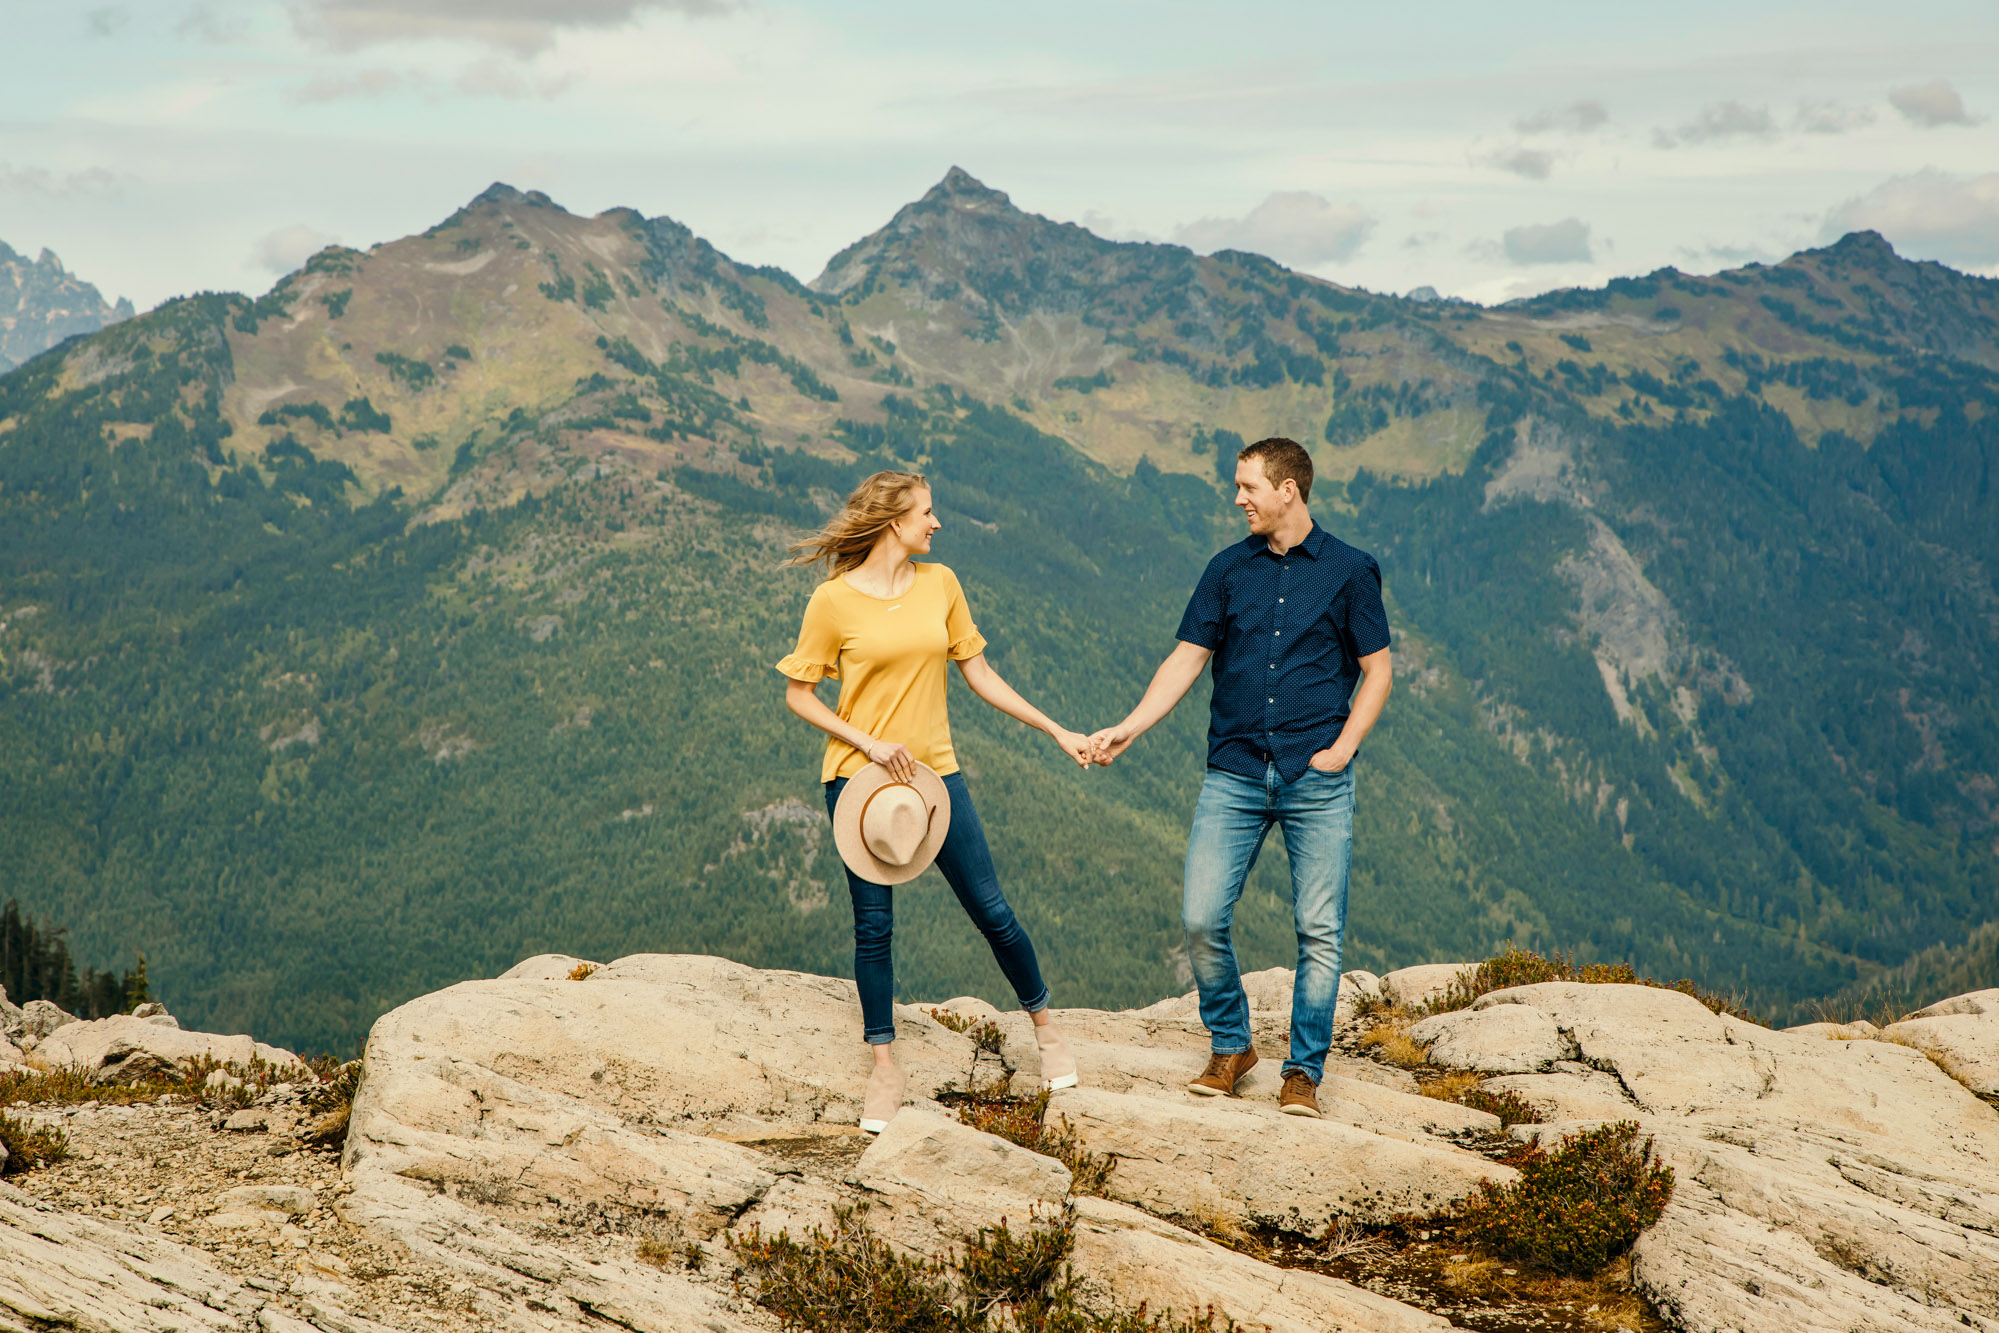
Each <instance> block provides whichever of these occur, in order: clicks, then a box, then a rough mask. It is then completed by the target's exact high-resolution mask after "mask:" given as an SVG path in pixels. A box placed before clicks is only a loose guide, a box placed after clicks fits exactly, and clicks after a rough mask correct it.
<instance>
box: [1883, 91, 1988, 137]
mask: <svg viewBox="0 0 1999 1333" xmlns="http://www.w3.org/2000/svg"><path fill="white" fill-rule="evenodd" d="M1888 104H1889V105H1890V106H1892V107H1894V108H1895V109H1896V110H1897V111H1899V112H1901V113H1902V114H1903V115H1904V116H1906V117H1908V118H1909V120H1910V121H1911V122H1913V123H1915V124H1917V125H1921V126H1923V127H1924V128H1926V129H1934V128H1935V127H1936V126H1938V125H1971V124H1975V123H1976V122H1975V121H1974V119H1973V117H1972V116H1971V115H1970V113H1968V112H1967V111H1965V109H1964V99H1963V98H1962V97H1959V96H1958V95H1957V89H1955V88H1953V87H1951V86H1950V85H1949V84H1948V83H1946V82H1945V81H1944V80H1942V79H1936V80H1933V81H1931V82H1929V83H1913V84H1910V85H1908V86H1907V87H1903V88H1890V89H1889V90H1888Z"/></svg>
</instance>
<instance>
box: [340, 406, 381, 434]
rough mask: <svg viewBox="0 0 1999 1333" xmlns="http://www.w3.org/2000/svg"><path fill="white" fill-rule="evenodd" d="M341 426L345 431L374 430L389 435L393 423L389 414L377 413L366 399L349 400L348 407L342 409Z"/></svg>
mask: <svg viewBox="0 0 1999 1333" xmlns="http://www.w3.org/2000/svg"><path fill="white" fill-rule="evenodd" d="M340 426H341V429H343V430H372V431H380V432H382V433H383V434H387V433H388V431H389V430H390V429H391V422H390V421H389V414H388V413H387V412H381V411H377V410H376V408H375V405H374V404H373V403H371V402H369V401H368V400H367V399H366V398H349V399H348V400H347V405H346V406H345V407H343V408H341V409H340Z"/></svg>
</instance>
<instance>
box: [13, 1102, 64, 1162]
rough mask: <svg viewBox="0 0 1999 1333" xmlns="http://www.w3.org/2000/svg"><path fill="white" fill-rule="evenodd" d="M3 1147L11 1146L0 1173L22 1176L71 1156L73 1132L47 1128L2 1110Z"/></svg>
mask: <svg viewBox="0 0 1999 1333" xmlns="http://www.w3.org/2000/svg"><path fill="white" fill-rule="evenodd" d="M0 1148H5V1149H6V1150H7V1158H6V1160H5V1161H4V1162H0V1176H18V1175H20V1174H21V1173H23V1172H25V1171H32V1170H34V1169H35V1168H36V1167H38V1166H49V1165H51V1164H53V1163H55V1162H60V1161H62V1160H63V1159H64V1158H66V1157H68V1156H69V1135H68V1134H66V1133H64V1132H63V1131H62V1130H61V1129H60V1128H57V1129H44V1128H43V1127H42V1126H40V1125H36V1124H31V1123H30V1122H28V1121H26V1120H23V1119H21V1118H20V1117H19V1116H12V1115H8V1114H7V1113H6V1112H4V1111H0Z"/></svg>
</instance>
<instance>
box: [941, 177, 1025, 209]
mask: <svg viewBox="0 0 1999 1333" xmlns="http://www.w3.org/2000/svg"><path fill="white" fill-rule="evenodd" d="M917 202H918V203H920V204H934V203H946V202H948V203H954V204H959V205H961V206H962V205H964V204H991V205H993V206H995V207H998V208H1008V209H1010V208H1012V207H1013V200H1011V199H1009V198H1008V197H1007V196H1006V194H1005V192H1004V191H1001V190H995V189H993V188H992V187H991V186H989V185H987V184H986V183H985V182H984V181H982V180H980V179H979V178H978V177H977V176H974V175H973V174H972V173H971V172H969V171H967V170H965V169H964V168H963V167H952V168H951V169H950V170H949V171H947V172H945V173H944V179H943V180H941V181H938V182H937V183H936V184H935V185H933V186H931V187H930V188H929V189H928V190H927V191H925V192H924V195H923V198H922V199H920V200H918V201H917Z"/></svg>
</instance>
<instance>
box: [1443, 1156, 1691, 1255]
mask: <svg viewBox="0 0 1999 1333" xmlns="http://www.w3.org/2000/svg"><path fill="white" fill-rule="evenodd" d="M1519 1165H1520V1179H1519V1180H1518V1181H1516V1182H1515V1183H1513V1184H1511V1185H1495V1184H1493V1183H1492V1182H1491V1181H1481V1182H1480V1183H1479V1187H1478V1189H1477V1191H1476V1192H1475V1193H1473V1194H1472V1195H1470V1196H1469V1197H1467V1198H1466V1199H1464V1200H1463V1201H1462V1202H1460V1203H1459V1204H1458V1207H1457V1215H1456V1218H1455V1222H1456V1226H1457V1230H1458V1234H1459V1236H1460V1237H1461V1238H1462V1239H1463V1240H1464V1241H1466V1242H1467V1243H1469V1244H1470V1245H1472V1246H1474V1247H1476V1248H1478V1249H1480V1250H1483V1251H1485V1252H1487V1253H1489V1254H1491V1255H1492V1256H1493V1257H1494V1258H1496V1259H1502V1260H1507V1261H1509V1262H1513V1263H1519V1264H1525V1265H1528V1266H1530V1267H1533V1268H1539V1269H1543V1270H1545V1271H1547V1272H1551V1273H1562V1274H1567V1275H1569V1276H1572V1277H1589V1276H1592V1275H1594V1274H1595V1273H1597V1272H1598V1271H1600V1270H1601V1269H1602V1268H1603V1266H1604V1265H1605V1264H1607V1263H1609V1262H1610V1261H1611V1260H1612V1259H1615V1258H1616V1257H1617V1256H1618V1255H1620V1254H1623V1253H1624V1252H1625V1251H1626V1250H1628V1249H1630V1248H1631V1245H1632V1243H1633V1242H1634V1241H1636V1240H1637V1239H1638V1233H1639V1232H1641V1231H1643V1230H1644V1229H1645V1228H1646V1227H1649V1226H1651V1225H1652V1224H1653V1223H1654V1222H1657V1221H1658V1220H1659V1217H1660V1214H1662V1213H1664V1212H1665V1210H1666V1202H1667V1200H1669V1199H1670V1198H1672V1195H1673V1169H1672V1168H1671V1167H1669V1166H1664V1165H1661V1164H1660V1163H1659V1162H1658V1161H1657V1160H1656V1159H1654V1157H1653V1155H1652V1140H1650V1139H1646V1140H1645V1141H1644V1142H1643V1143H1642V1144H1641V1143H1640V1142H1639V1141H1638V1123H1637V1122H1636V1121H1633V1120H1622V1121H1619V1122H1617V1123H1616V1124H1611V1125H1601V1126H1599V1127H1597V1128H1596V1129H1592V1130H1586V1131H1584V1132H1582V1133H1580V1134H1570V1135H1567V1136H1565V1137H1564V1138H1563V1139H1562V1142H1561V1144H1560V1145H1559V1146H1558V1147H1557V1148H1556V1149H1555V1151H1553V1152H1546V1151H1544V1150H1542V1149H1540V1148H1538V1147H1537V1148H1532V1149H1530V1150H1529V1151H1528V1152H1527V1153H1525V1154H1524V1155H1523V1157H1522V1158H1521V1159H1520V1163H1519Z"/></svg>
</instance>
